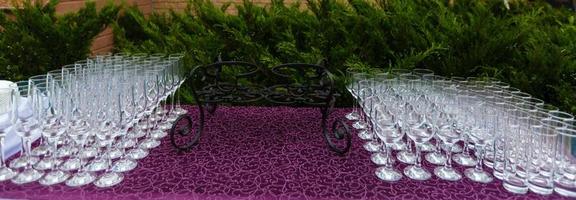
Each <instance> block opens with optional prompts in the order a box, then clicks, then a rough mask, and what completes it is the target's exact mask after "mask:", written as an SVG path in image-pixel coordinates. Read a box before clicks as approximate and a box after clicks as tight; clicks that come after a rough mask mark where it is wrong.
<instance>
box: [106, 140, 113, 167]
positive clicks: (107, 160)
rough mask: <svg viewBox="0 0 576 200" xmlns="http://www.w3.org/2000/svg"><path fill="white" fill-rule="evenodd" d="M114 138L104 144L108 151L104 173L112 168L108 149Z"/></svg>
mask: <svg viewBox="0 0 576 200" xmlns="http://www.w3.org/2000/svg"><path fill="white" fill-rule="evenodd" d="M113 141H114V140H112V141H108V143H107V144H106V152H108V154H106V169H105V170H104V172H105V173H108V172H110V169H111V168H112V158H111V156H110V150H111V149H112V143H114V142H113Z"/></svg>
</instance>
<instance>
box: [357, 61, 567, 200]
mask: <svg viewBox="0 0 576 200" xmlns="http://www.w3.org/2000/svg"><path fill="white" fill-rule="evenodd" d="M348 74H349V75H348V78H349V79H348V80H349V83H348V85H347V87H348V90H349V91H350V92H351V93H352V94H353V96H354V97H355V99H356V101H357V103H358V105H359V108H358V109H354V111H353V112H352V113H350V114H348V115H347V118H348V119H350V120H353V121H354V124H353V127H354V128H356V129H358V130H359V133H358V136H359V137H360V138H361V139H363V140H366V141H367V142H366V143H365V144H364V148H365V149H366V150H368V151H370V152H372V153H373V154H372V157H371V159H372V161H373V162H374V163H376V164H377V165H382V166H381V167H379V168H378V169H377V170H376V175H377V176H378V178H380V179H382V180H385V181H391V182H393V181H397V180H400V179H401V178H402V177H403V174H404V175H406V176H407V177H409V178H410V179H413V180H427V179H429V178H431V177H432V174H434V175H436V176H437V177H439V178H440V179H443V180H448V181H457V180H460V179H462V178H463V177H467V178H468V179H470V180H472V181H476V182H481V183H489V182H491V181H493V177H495V178H497V179H500V180H502V182H503V186H504V188H505V189H506V190H508V191H510V192H513V193H520V194H524V193H527V192H528V191H531V192H534V193H538V194H543V195H546V194H551V193H553V192H554V191H555V192H556V193H558V194H560V195H564V196H569V197H575V196H576V123H575V122H576V120H574V117H573V116H572V115H571V114H569V113H566V112H562V111H559V110H558V109H557V108H556V107H554V106H551V105H547V104H545V103H544V101H542V100H540V99H537V98H535V97H532V96H531V95H529V94H527V93H524V92H521V91H520V90H518V89H516V88H513V87H510V86H509V85H508V84H506V83H504V82H501V81H498V80H495V79H490V78H484V79H481V78H475V77H471V78H461V77H451V78H447V77H442V76H438V75H434V73H433V72H432V71H430V70H425V69H417V70H414V71H408V70H392V71H390V72H381V73H363V72H355V71H349V73H348ZM423 152H426V155H422V154H423ZM423 158H424V159H423ZM422 160H426V161H427V162H428V163H430V164H432V165H436V167H435V168H434V169H433V171H432V172H430V171H428V169H426V167H423V165H422ZM395 161H399V162H402V163H405V164H408V165H409V166H407V167H406V168H405V169H404V170H403V173H401V172H399V171H398V170H396V169H395V167H394V163H395ZM453 161H454V162H456V163H457V164H458V165H460V166H464V167H468V168H467V169H466V170H464V171H463V172H459V171H458V170H457V169H456V168H454V167H453V166H452V162H453ZM484 166H487V167H488V168H489V169H488V170H486V169H484ZM488 171H492V173H489V172H488Z"/></svg>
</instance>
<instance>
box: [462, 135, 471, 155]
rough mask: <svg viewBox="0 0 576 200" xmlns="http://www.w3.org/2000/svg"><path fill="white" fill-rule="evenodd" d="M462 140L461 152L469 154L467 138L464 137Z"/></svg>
mask: <svg viewBox="0 0 576 200" xmlns="http://www.w3.org/2000/svg"><path fill="white" fill-rule="evenodd" d="M463 142H464V147H463V150H462V154H464V155H465V156H470V152H469V149H468V139H464V141H463Z"/></svg>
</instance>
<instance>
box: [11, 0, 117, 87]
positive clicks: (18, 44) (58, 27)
mask: <svg viewBox="0 0 576 200" xmlns="http://www.w3.org/2000/svg"><path fill="white" fill-rule="evenodd" d="M34 2H35V3H32V1H30V0H26V1H25V2H24V4H23V7H22V8H21V9H14V10H12V13H11V14H9V15H10V16H11V17H9V16H7V14H5V13H2V12H0V27H1V28H0V79H2V78H4V79H9V80H14V81H16V80H22V79H27V78H28V77H30V76H33V75H38V74H43V73H46V72H48V71H50V70H53V69H58V68H60V67H61V66H64V65H66V64H72V63H74V62H75V61H78V60H81V59H85V58H86V57H87V56H88V55H89V54H90V46H91V44H92V41H93V40H94V37H96V35H98V34H99V33H100V32H102V31H103V30H104V28H105V27H106V26H107V25H109V24H110V23H111V22H112V21H115V20H116V18H117V16H118V11H119V7H117V6H114V5H112V4H109V5H107V6H105V7H103V8H102V9H101V10H99V11H98V10H97V9H96V5H95V3H94V2H87V3H86V5H85V7H84V8H82V9H80V10H79V11H77V12H75V13H69V14H66V15H57V14H56V10H55V8H56V5H57V4H58V2H59V1H58V0H50V1H49V2H48V3H47V4H43V1H34Z"/></svg>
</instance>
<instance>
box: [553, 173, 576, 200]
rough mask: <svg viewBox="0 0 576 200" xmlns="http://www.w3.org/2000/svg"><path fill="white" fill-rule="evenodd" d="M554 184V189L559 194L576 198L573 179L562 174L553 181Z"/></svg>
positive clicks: (575, 187) (575, 186)
mask: <svg viewBox="0 0 576 200" xmlns="http://www.w3.org/2000/svg"><path fill="white" fill-rule="evenodd" d="M554 186H555V187H554V191H555V192H556V193H558V194H559V195H562V196H565V197H575V198H576V183H575V182H574V179H569V178H567V177H566V176H562V177H560V178H558V179H557V180H555V181H554Z"/></svg>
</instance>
